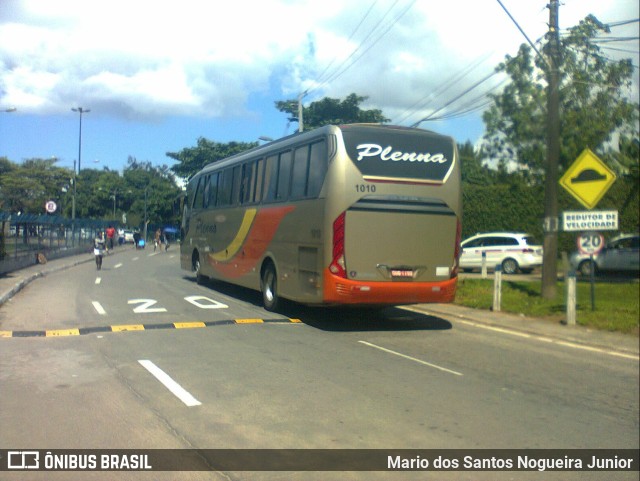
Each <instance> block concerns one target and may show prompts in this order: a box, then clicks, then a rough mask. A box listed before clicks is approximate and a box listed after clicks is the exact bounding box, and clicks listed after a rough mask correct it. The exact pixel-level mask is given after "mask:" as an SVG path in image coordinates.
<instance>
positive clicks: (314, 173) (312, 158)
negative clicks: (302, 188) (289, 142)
mask: <svg viewBox="0 0 640 481" xmlns="http://www.w3.org/2000/svg"><path fill="white" fill-rule="evenodd" d="M327 168H328V164H327V143H326V142H325V141H324V140H321V141H320V142H316V143H313V144H311V149H310V153H309V180H308V187H307V196H308V197H318V195H319V194H320V190H321V189H322V184H323V183H324V177H325V175H326V174H327Z"/></svg>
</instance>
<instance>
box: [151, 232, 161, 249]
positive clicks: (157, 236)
mask: <svg viewBox="0 0 640 481" xmlns="http://www.w3.org/2000/svg"><path fill="white" fill-rule="evenodd" d="M161 237H162V231H161V230H160V229H158V230H157V231H156V233H155V236H154V238H153V251H154V252H155V251H156V248H157V247H158V246H159V245H160V243H161Z"/></svg>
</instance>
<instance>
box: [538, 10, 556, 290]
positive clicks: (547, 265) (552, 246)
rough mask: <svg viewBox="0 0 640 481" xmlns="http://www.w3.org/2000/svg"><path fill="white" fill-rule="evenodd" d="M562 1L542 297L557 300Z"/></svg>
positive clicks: (552, 40)
mask: <svg viewBox="0 0 640 481" xmlns="http://www.w3.org/2000/svg"><path fill="white" fill-rule="evenodd" d="M558 9H559V0H551V1H550V3H549V33H548V35H549V44H548V45H549V46H548V55H549V61H548V62H547V65H548V69H549V70H548V75H547V83H548V87H547V88H548V91H547V165H546V176H545V192H544V225H543V227H544V242H543V247H544V254H543V259H542V297H543V298H544V299H554V298H555V296H556V291H557V289H556V283H557V280H558V266H557V261H558V163H559V161H560V99H559V92H558V90H559V88H560V72H559V67H560V32H559V29H558Z"/></svg>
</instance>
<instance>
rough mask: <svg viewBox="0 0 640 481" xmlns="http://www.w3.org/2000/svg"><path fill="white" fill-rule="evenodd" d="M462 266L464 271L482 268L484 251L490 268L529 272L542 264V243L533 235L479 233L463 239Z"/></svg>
mask: <svg viewBox="0 0 640 481" xmlns="http://www.w3.org/2000/svg"><path fill="white" fill-rule="evenodd" d="M461 247H462V255H461V256H460V268H461V269H462V270H463V271H465V272H470V271H471V270H473V269H480V268H481V267H482V253H483V252H484V253H485V255H486V258H487V260H486V263H487V264H486V265H487V268H489V269H493V268H494V267H495V266H496V265H498V264H500V265H501V266H502V271H503V272H504V273H505V274H515V273H516V272H518V271H520V272H522V273H524V274H528V273H530V272H531V271H533V269H534V268H536V267H539V266H541V265H542V246H541V245H538V244H536V242H535V241H534V239H533V237H532V236H530V235H528V234H523V233H511V232H491V233H487V234H476V235H474V236H473V237H470V238H468V239H466V240H465V241H463V242H462V244H461Z"/></svg>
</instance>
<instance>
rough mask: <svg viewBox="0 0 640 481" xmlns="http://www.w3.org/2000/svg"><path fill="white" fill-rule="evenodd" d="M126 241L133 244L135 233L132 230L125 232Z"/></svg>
mask: <svg viewBox="0 0 640 481" xmlns="http://www.w3.org/2000/svg"><path fill="white" fill-rule="evenodd" d="M124 241H125V242H126V243H131V244H133V231H132V230H125V231H124Z"/></svg>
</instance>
